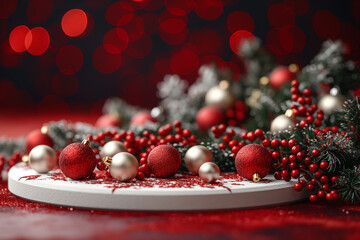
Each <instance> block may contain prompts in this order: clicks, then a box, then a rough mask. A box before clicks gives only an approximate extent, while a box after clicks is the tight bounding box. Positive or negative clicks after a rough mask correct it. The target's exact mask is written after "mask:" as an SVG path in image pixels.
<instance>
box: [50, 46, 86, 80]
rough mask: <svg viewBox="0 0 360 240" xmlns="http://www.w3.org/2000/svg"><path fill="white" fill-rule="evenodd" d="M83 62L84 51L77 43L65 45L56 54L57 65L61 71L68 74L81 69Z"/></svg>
mask: <svg viewBox="0 0 360 240" xmlns="http://www.w3.org/2000/svg"><path fill="white" fill-rule="evenodd" d="M83 62H84V56H83V53H82V52H81V50H80V48H79V47H77V46H75V45H68V46H64V47H62V48H60V50H59V52H58V53H57V54H56V66H57V67H58V69H59V71H60V72H62V73H63V74H66V75H71V74H75V73H77V72H78V71H79V70H80V69H81V67H82V65H83Z"/></svg>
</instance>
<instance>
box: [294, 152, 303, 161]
mask: <svg viewBox="0 0 360 240" xmlns="http://www.w3.org/2000/svg"><path fill="white" fill-rule="evenodd" d="M296 157H297V159H299V160H303V159H304V158H305V153H304V152H298V153H297V154H296Z"/></svg>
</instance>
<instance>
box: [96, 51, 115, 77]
mask: <svg viewBox="0 0 360 240" xmlns="http://www.w3.org/2000/svg"><path fill="white" fill-rule="evenodd" d="M92 62H93V65H94V67H95V69H96V70H97V71H99V72H101V73H106V74H108V73H113V72H115V71H116V70H117V69H118V68H119V67H120V65H121V55H120V54H111V53H109V52H107V51H106V50H105V49H104V47H103V46H100V47H98V48H96V49H95V51H94V53H93V55H92Z"/></svg>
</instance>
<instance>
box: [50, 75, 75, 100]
mask: <svg viewBox="0 0 360 240" xmlns="http://www.w3.org/2000/svg"><path fill="white" fill-rule="evenodd" d="M51 83H52V88H53V89H54V91H55V93H56V94H57V95H60V96H62V97H70V96H72V95H74V94H75V93H76V91H77V90H78V87H79V83H78V79H77V77H76V76H75V75H63V74H61V73H58V74H55V75H54V77H53V78H52V81H51Z"/></svg>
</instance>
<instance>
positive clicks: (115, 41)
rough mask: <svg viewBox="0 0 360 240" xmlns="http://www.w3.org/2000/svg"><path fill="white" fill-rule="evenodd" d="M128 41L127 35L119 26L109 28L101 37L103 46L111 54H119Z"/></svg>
mask: <svg viewBox="0 0 360 240" xmlns="http://www.w3.org/2000/svg"><path fill="white" fill-rule="evenodd" d="M128 43H129V37H128V35H127V33H126V32H125V31H124V30H123V29H121V28H113V29H110V30H109V31H108V32H107V33H106V34H105V35H104V38H103V47H104V48H105V50H106V51H108V52H109V53H112V54H119V53H121V52H122V51H124V50H125V49H126V48H127V46H128Z"/></svg>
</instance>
